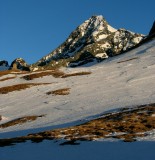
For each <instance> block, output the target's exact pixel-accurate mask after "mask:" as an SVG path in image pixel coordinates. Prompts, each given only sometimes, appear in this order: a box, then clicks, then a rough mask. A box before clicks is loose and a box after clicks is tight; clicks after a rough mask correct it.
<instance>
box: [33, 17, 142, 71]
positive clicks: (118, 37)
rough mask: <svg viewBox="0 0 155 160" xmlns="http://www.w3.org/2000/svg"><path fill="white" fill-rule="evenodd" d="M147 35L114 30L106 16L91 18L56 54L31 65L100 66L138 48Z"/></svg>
mask: <svg viewBox="0 0 155 160" xmlns="http://www.w3.org/2000/svg"><path fill="white" fill-rule="evenodd" d="M143 38H144V35H142V34H137V33H133V32H131V31H128V30H125V29H122V28H121V29H115V28H113V27H111V26H110V25H109V24H108V23H107V21H106V20H105V19H104V18H103V16H92V17H91V18H89V19H88V20H86V21H85V22H84V23H83V24H81V25H80V26H79V27H77V28H76V29H75V31H73V32H72V33H71V34H70V35H69V37H68V38H67V40H66V41H65V42H64V43H63V44H61V45H60V46H59V47H58V48H56V49H55V50H54V51H52V52H51V53H49V54H48V55H46V56H44V57H43V58H41V59H40V60H39V61H38V62H37V63H35V64H33V65H32V69H34V68H35V69H37V67H41V68H50V67H58V66H70V67H76V66H79V65H83V64H86V63H88V62H100V61H102V60H104V59H106V58H108V57H112V56H115V55H118V54H121V53H122V52H124V51H127V50H128V49H130V48H132V47H133V46H135V45H136V44H138V43H139V42H140V41H141V40H142V39H143Z"/></svg>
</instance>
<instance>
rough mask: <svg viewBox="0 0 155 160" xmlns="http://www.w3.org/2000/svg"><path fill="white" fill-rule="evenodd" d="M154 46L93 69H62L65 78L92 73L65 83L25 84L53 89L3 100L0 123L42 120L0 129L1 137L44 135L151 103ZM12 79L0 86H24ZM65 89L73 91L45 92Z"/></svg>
mask: <svg viewBox="0 0 155 160" xmlns="http://www.w3.org/2000/svg"><path fill="white" fill-rule="evenodd" d="M154 46H155V41H152V42H150V43H147V44H145V45H143V46H141V47H139V48H137V49H135V50H133V51H130V52H128V53H126V54H124V55H120V56H117V57H114V58H112V59H109V60H106V61H104V62H102V63H99V64H96V65H94V66H92V67H87V66H85V67H79V68H74V69H73V68H62V70H63V71H64V72H65V73H74V72H81V71H90V72H92V73H91V74H90V75H84V76H78V77H69V78H66V79H64V78H54V77H52V76H46V77H43V78H39V79H34V80H32V81H28V82H29V83H32V82H37V83H38V82H49V83H52V84H49V85H45V86H36V87H32V88H30V89H26V90H22V91H18V92H12V93H9V94H3V95H1V96H0V102H1V104H0V114H1V115H2V116H3V117H2V121H0V123H4V122H6V121H9V120H12V119H15V118H19V117H22V116H27V115H41V114H45V115H46V116H45V117H43V118H39V119H38V120H36V121H34V122H31V123H26V124H25V125H17V126H14V127H9V128H6V129H0V132H1V133H0V136H2V137H7V136H8V134H9V132H12V131H13V132H14V134H15V133H16V132H17V134H19V133H20V132H19V131H22V132H21V134H22V133H23V130H25V131H26V130H30V129H32V130H34V131H35V129H37V128H39V129H41V130H44V129H45V128H46V127H53V128H55V127H56V126H57V125H62V124H63V126H64V124H65V123H71V122H75V121H76V123H79V122H78V120H84V119H86V118H87V117H89V116H94V115H97V114H101V113H102V112H105V111H108V110H111V109H116V108H120V107H128V106H134V105H141V104H147V103H154V102H155V90H154V87H153V86H155V81H154V78H155V55H154V53H155V47H154ZM126 60H128V61H126ZM121 61H122V62H121ZM120 62H121V63H120ZM16 76H17V78H16V79H12V80H8V81H4V82H1V83H0V87H3V86H9V85H13V84H19V83H27V82H26V81H25V80H23V79H21V78H20V76H21V75H16ZM1 78H4V77H1ZM66 87H67V88H71V90H70V94H69V95H66V96H52V95H46V92H48V91H51V90H56V89H61V88H66ZM32 130H31V131H32ZM14 134H12V135H14Z"/></svg>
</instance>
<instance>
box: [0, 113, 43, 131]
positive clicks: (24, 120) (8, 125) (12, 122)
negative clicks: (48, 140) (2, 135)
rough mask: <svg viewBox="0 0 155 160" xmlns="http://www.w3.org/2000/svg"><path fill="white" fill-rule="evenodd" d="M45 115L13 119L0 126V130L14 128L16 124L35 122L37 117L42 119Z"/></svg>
mask: <svg viewBox="0 0 155 160" xmlns="http://www.w3.org/2000/svg"><path fill="white" fill-rule="evenodd" d="M44 116H45V115H39V116H36V115H35V116H25V117H21V118H17V119H14V120H12V121H9V122H7V123H4V124H1V125H0V128H7V127H11V126H15V125H17V124H20V125H21V124H23V123H26V122H31V121H35V120H36V119H37V118H39V117H44Z"/></svg>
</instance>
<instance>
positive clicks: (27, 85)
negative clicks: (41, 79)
mask: <svg viewBox="0 0 155 160" xmlns="http://www.w3.org/2000/svg"><path fill="white" fill-rule="evenodd" d="M48 84H51V83H24V84H16V85H12V86H7V87H2V88H0V94H7V93H9V92H13V91H20V90H23V89H26V88H30V87H32V86H38V85H48Z"/></svg>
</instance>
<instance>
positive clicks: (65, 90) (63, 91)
mask: <svg viewBox="0 0 155 160" xmlns="http://www.w3.org/2000/svg"><path fill="white" fill-rule="evenodd" d="M69 91H70V88H62V89H58V90H55V91H49V92H47V93H46V94H47V95H50V94H53V95H68V94H69Z"/></svg>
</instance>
